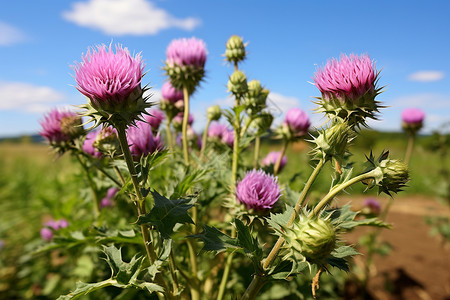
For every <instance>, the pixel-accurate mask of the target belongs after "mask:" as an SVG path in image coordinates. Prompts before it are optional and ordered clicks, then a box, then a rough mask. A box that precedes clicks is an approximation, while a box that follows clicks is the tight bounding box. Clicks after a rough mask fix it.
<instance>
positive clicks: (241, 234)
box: [234, 219, 263, 262]
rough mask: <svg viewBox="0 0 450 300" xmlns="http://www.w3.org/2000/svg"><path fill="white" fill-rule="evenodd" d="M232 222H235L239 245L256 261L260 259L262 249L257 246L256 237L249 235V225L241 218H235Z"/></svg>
mask: <svg viewBox="0 0 450 300" xmlns="http://www.w3.org/2000/svg"><path fill="white" fill-rule="evenodd" d="M234 223H235V224H236V229H237V240H238V243H239V246H241V247H242V248H243V249H244V251H245V253H246V254H247V255H249V256H250V257H251V258H252V259H254V260H256V261H257V262H259V261H261V259H262V258H263V251H262V249H261V247H260V246H259V242H258V239H257V238H254V237H253V236H252V235H251V233H250V229H249V227H248V226H246V225H244V223H242V221H241V220H239V219H235V220H234Z"/></svg>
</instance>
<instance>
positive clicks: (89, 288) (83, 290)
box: [57, 279, 117, 300]
mask: <svg viewBox="0 0 450 300" xmlns="http://www.w3.org/2000/svg"><path fill="white" fill-rule="evenodd" d="M116 283H117V281H115V280H113V279H107V280H104V281H100V282H96V283H84V282H77V285H76V288H75V290H74V291H73V292H71V293H69V294H67V295H63V296H59V298H58V299H57V300H69V299H76V298H78V297H80V296H83V295H87V294H89V293H91V292H93V291H96V290H99V289H102V288H104V287H107V286H111V285H115V284H116Z"/></svg>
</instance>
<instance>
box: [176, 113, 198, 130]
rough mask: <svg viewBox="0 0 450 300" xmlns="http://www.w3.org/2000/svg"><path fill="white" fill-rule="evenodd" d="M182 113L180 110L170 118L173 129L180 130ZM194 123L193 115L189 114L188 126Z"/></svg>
mask: <svg viewBox="0 0 450 300" xmlns="http://www.w3.org/2000/svg"><path fill="white" fill-rule="evenodd" d="M183 119H184V114H183V113H182V112H180V113H178V114H177V115H176V116H175V117H174V118H173V120H172V125H173V127H175V130H178V131H181V127H182V125H183ZM193 123H194V116H193V115H191V114H189V117H188V126H192V124H193Z"/></svg>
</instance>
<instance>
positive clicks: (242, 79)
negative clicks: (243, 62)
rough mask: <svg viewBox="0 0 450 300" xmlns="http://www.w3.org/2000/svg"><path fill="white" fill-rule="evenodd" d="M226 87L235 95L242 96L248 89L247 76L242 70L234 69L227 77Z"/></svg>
mask: <svg viewBox="0 0 450 300" xmlns="http://www.w3.org/2000/svg"><path fill="white" fill-rule="evenodd" d="M227 88H228V91H230V92H231V93H232V94H233V95H235V96H236V97H239V98H240V97H243V96H244V95H245V94H246V93H247V91H248V86H247V77H246V76H245V74H244V73H243V72H242V71H239V70H237V71H234V73H233V74H231V76H230V78H229V79H228V84H227Z"/></svg>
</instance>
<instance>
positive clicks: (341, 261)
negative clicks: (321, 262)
mask: <svg viewBox="0 0 450 300" xmlns="http://www.w3.org/2000/svg"><path fill="white" fill-rule="evenodd" d="M359 254H360V253H359V252H358V251H356V250H355V249H354V248H353V247H351V246H340V247H338V248H336V249H334V250H333V252H331V256H330V257H328V258H327V260H326V262H327V263H329V264H330V265H331V266H333V267H336V268H339V269H340V270H343V271H346V272H348V271H349V267H348V263H347V260H346V258H347V257H352V256H354V255H359Z"/></svg>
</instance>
